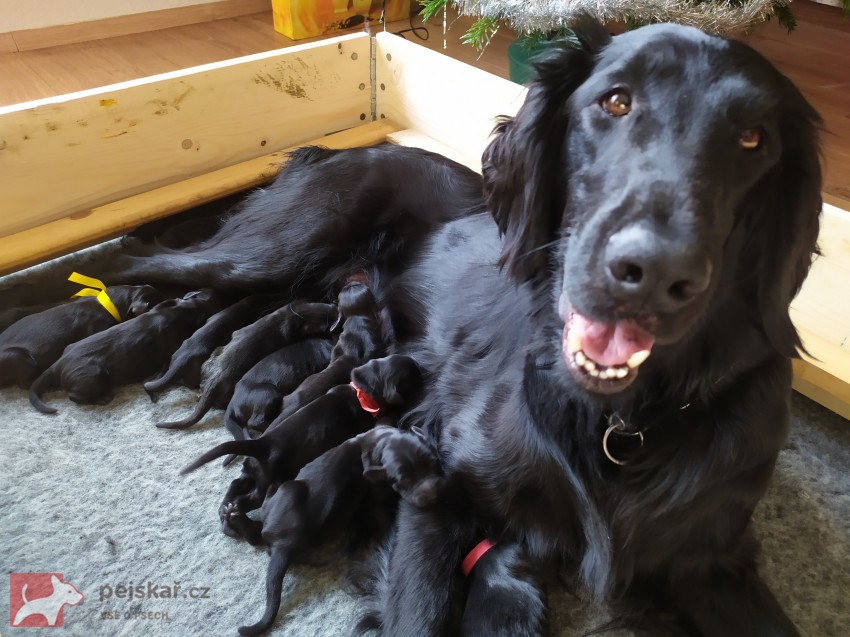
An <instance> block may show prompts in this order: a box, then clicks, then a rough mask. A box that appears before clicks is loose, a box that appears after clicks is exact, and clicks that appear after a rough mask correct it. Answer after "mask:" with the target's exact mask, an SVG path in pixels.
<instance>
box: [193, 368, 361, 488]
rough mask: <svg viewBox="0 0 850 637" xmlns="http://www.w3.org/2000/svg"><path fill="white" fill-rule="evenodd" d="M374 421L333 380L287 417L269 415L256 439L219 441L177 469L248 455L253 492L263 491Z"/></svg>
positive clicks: (350, 390) (347, 387)
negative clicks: (253, 468)
mask: <svg viewBox="0 0 850 637" xmlns="http://www.w3.org/2000/svg"><path fill="white" fill-rule="evenodd" d="M374 424H375V418H374V416H372V414H370V413H369V412H367V411H364V410H363V408H362V407H361V406H360V402H359V401H358V400H357V394H356V393H355V390H354V388H353V387H351V386H350V385H338V386H337V387H334V388H333V389H331V390H330V391H328V392H327V393H326V394H325V395H324V396H320V397H319V398H317V399H316V400H314V401H313V402H311V403H310V404H309V405H306V406H304V408H302V409H300V410H298V411H297V412H296V413H295V414H293V415H292V416H290V417H289V418H284V419H280V418H278V419H277V420H275V421H274V423H273V424H272V426H270V427H269V428H268V429H267V430H266V431H265V432H264V433H263V435H261V436H260V437H259V438H256V439H253V440H231V441H229V442H223V443H221V444H220V445H218V446H216V447H213V448H212V449H210V450H209V451H207V452H206V453H205V454H203V455H202V456H200V457H199V458H198V459H197V460H195V461H194V462H193V463H192V464H190V465H189V466H187V467H186V468H184V469H183V470H182V471H181V472H180V473H181V474H186V473H189V472H190V471H194V470H195V469H197V468H198V467H200V466H201V465H204V464H206V463H208V462H209V461H210V460H214V459H216V458H220V457H221V456H224V455H227V454H230V453H232V454H236V455H240V456H251V457H252V458H255V459H256V460H257V461H258V462H257V463H256V466H257V470H256V473H255V475H254V476H252V477H254V479H255V481H256V483H257V488H258V491H260V492H261V493H262V494H265V489H266V487H267V486H268V485H269V484H271V483H272V482H284V481H286V480H291V479H292V478H294V477H295V475H296V474H297V473H298V471H299V470H300V469H301V467H303V466H304V465H305V464H307V463H308V462H310V461H311V460H313V459H314V458H317V457H318V456H320V455H321V454H323V453H324V452H325V451H327V450H328V449H331V448H333V447H335V446H337V445H338V444H340V443H342V442H344V441H345V440H348V439H349V438H352V437H354V436H356V435H357V434H359V433H361V432H363V431H365V430H366V429H368V428H369V427H371V426H372V425H374ZM260 485H262V486H260ZM258 504H259V503H258Z"/></svg>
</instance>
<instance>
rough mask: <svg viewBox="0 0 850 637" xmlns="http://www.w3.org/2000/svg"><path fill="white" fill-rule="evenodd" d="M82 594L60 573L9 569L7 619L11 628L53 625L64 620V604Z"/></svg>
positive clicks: (78, 601) (79, 599)
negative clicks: (19, 571) (18, 571)
mask: <svg viewBox="0 0 850 637" xmlns="http://www.w3.org/2000/svg"><path fill="white" fill-rule="evenodd" d="M81 601H83V594H82V593H81V592H80V591H78V590H77V588H76V587H75V586H74V585H73V584H70V583H68V582H66V581H64V579H63V576H62V573H10V574H9V623H10V624H11V625H12V626H14V627H15V628H48V627H50V628H56V627H58V626H63V625H64V624H65V615H64V613H63V610H64V608H65V606H76V605H77V604H79V603H80V602H81Z"/></svg>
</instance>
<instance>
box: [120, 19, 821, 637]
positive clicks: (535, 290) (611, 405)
mask: <svg viewBox="0 0 850 637" xmlns="http://www.w3.org/2000/svg"><path fill="white" fill-rule="evenodd" d="M580 36H581V40H582V46H581V48H579V49H566V48H565V49H562V50H558V51H555V52H553V53H551V54H550V55H549V56H548V57H547V58H546V59H545V60H543V61H541V62H540V63H539V65H538V71H539V79H538V80H537V81H536V82H535V83H534V84H532V85H531V87H530V88H529V91H528V95H527V99H526V101H525V103H524V105H523V106H522V108H521V109H520V111H519V112H518V114H517V115H516V116H515V117H512V118H508V119H505V120H503V121H502V122H501V123H500V124H499V125H498V127H497V130H496V134H495V137H494V139H493V141H492V142H491V143H490V145H489V147H488V148H487V149H486V151H485V153H484V158H483V179H482V178H479V177H478V176H477V175H475V174H473V173H472V172H470V171H468V170H466V169H465V168H463V167H461V166H459V165H457V164H455V163H453V162H451V161H448V160H447V159H444V158H442V157H439V156H436V155H433V154H430V153H427V152H424V151H420V150H415V149H409V148H400V147H389V146H379V147H375V148H361V149H351V150H343V151H330V150H322V149H306V150H301V151H297V152H296V153H294V154H293V157H292V160H291V162H290V163H289V164H288V165H287V167H286V168H285V170H284V171H283V172H282V173H281V174H280V176H279V177H278V178H277V180H276V181H275V183H273V184H272V185H270V186H269V187H267V188H265V189H263V190H261V191H257V192H255V193H253V194H252V195H250V196H248V197H247V198H246V200H245V202H244V204H243V205H242V209H241V212H240V213H239V214H238V215H236V216H235V217H234V218H233V219H232V220H231V221H229V222H225V223H224V224H223V225H222V226H221V228H220V230H219V231H218V232H217V233H216V235H215V236H213V237H212V238H211V239H209V240H207V241H205V242H203V243H200V244H198V245H196V246H194V247H192V248H189V249H187V250H186V251H183V252H180V253H162V252H159V253H157V252H156V251H152V252H151V253H150V254H148V255H145V256H139V255H136V256H130V255H125V256H120V257H119V258H118V259H117V260H116V262H115V263H114V264H113V265H114V267H115V268H116V269H115V272H117V273H118V274H119V275H120V276H119V278H121V279H122V281H121V282H131V281H133V282H144V283H151V284H156V283H159V282H165V281H169V282H172V281H175V280H179V281H180V282H181V283H183V284H185V285H189V286H192V287H199V286H213V287H218V288H241V289H250V288H259V287H277V288H282V289H290V288H291V289H293V291H294V293H296V294H301V295H303V296H310V295H313V296H314V297H317V295H324V294H328V295H331V294H333V293H334V292H335V291H336V290H338V288H339V286H340V285H341V282H342V281H344V280H345V279H346V277H347V276H350V275H351V274H352V273H354V272H356V271H360V270H363V269H365V270H366V271H367V273H368V278H369V281H370V286H371V287H372V288H373V289H374V290H375V293H376V295H377V296H378V297H379V298H378V301H379V303H380V304H381V305H385V306H386V307H387V308H389V312H390V314H391V318H392V327H393V329H394V332H395V339H396V345H395V348H394V349H395V353H404V354H408V355H410V356H412V357H413V358H414V359H415V360H416V361H417V362H418V363H419V364H420V365H421V366H422V368H423V369H424V370H427V378H426V382H427V391H426V393H425V396H424V398H423V401H422V402H421V404H420V406H419V407H418V408H417V409H418V413H417V414H415V416H416V417H417V418H418V420H419V421H420V422H421V423H422V425H423V426H424V428H425V430H426V431H427V432H428V434H429V435H430V436H431V437H432V438H433V439H434V440H435V441H436V443H437V445H438V448H439V451H440V455H441V458H442V463H443V468H444V471H445V473H446V475H447V476H449V477H450V479H451V480H453V481H454V483H455V485H456V487H457V488H458V490H459V492H460V494H461V495H460V497H459V499H457V500H455V499H447V500H446V501H445V502H442V503H438V505H437V506H432V507H430V508H428V509H418V508H416V507H415V506H412V505H410V504H407V503H404V502H403V503H402V504H401V508H400V510H399V513H398V517H397V520H396V523H395V529H394V533H393V536H392V537H391V538H390V539H389V540H388V541H387V542H385V543H384V548H382V549H381V552H380V553H379V554H378V555H376V557H375V565H376V578H377V584H376V586H375V588H374V591H373V598H372V599H371V600H369V603H368V606H369V607H370V608H372V609H374V610H373V615H371V616H370V617H369V618H368V619H367V621H365V623H364V625H377V626H379V627H380V629H381V632H382V634H383V635H386V636H393V637H417V636H421V637H426V636H437V635H444V634H448V633H449V632H450V630H451V629H452V625H453V623H454V620H453V618H454V617H456V615H455V614H453V613H451V612H450V607H451V606H452V604H453V603H454V602H455V599H456V597H461V598H462V597H463V595H466V599H468V600H470V604H469V605H468V606H467V607H466V612H467V615H466V616H465V617H463V616H461V619H460V620H459V621H458V622H457V623H458V625H459V626H460V630H461V632H462V634H465V635H469V636H473V635H474V636H476V637H480V636H482V635H493V636H496V635H499V636H504V637H521V636H526V635H528V636H531V635H542V634H545V632H546V631H547V630H548V628H547V625H546V623H547V613H546V596H545V591H546V588H547V586H549V585H550V581H551V575H552V571H554V570H561V571H562V572H566V573H567V574H569V576H570V577H571V578H572V579H573V580H574V581H573V582H572V584H574V585H575V586H576V587H579V588H580V590H582V591H583V595H584V596H585V597H586V598H587V599H588V600H591V601H597V602H602V601H606V602H608V603H609V604H610V608H611V611H612V615H613V616H614V618H615V619H617V620H621V621H622V622H623V623H626V624H629V623H631V622H632V621H636V618H643V619H644V622H649V621H655V619H654V618H655V617H656V614H655V613H653V612H652V611H655V610H658V611H661V612H660V613H659V614H658V617H659V619H658V621H661V619H660V617H666V618H672V619H670V620H669V621H670V622H673V624H674V625H675V627H676V630H677V631H679V632H680V633H681V634H689V635H700V636H704V637H730V636H732V637H735V636H741V637H752V636H790V635H796V634H797V631H796V629H795V627H794V625H793V622H792V621H791V619H789V618H788V617H787V616H786V614H785V612H783V610H782V608H781V606H780V604H779V603H778V602H777V600H776V599H775V598H774V596H773V594H772V593H771V592H770V590H769V589H768V587H767V586H766V584H765V583H764V582H763V580H762V579H761V577H760V576H759V574H758V572H757V569H756V558H755V556H756V548H757V543H756V540H755V538H754V537H753V534H752V529H751V516H752V513H753V510H754V508H755V506H756V504H757V503H758V501H759V499H760V497H761V496H762V494H763V492H764V490H765V488H766V486H767V484H768V481H769V480H770V477H771V474H772V472H773V469H774V464H775V462H776V458H777V454H778V452H779V450H780V448H781V447H782V444H783V441H784V440H785V438H786V434H787V430H788V423H789V399H790V394H791V364H790V359H791V358H792V357H794V356H796V355H797V352H798V350H799V348H800V341H799V338H798V336H797V333H796V331H795V329H794V326H793V325H792V323H791V321H790V319H789V316H788V305H789V302H790V301H791V299H792V298H793V297H794V295H795V294H796V292H797V291H798V290H799V288H800V285H801V284H802V282H803V279H804V277H805V276H806V273H807V271H808V269H809V266H810V263H811V260H812V255H813V253H814V251H815V250H816V239H817V234H818V217H819V211H820V207H821V199H820V187H821V173H820V166H819V157H818V144H817V128H818V125H819V121H820V120H819V118H818V115H817V113H815V111H814V110H813V109H812V108H811V107H810V106H809V104H808V103H807V102H806V101H805V99H804V98H803V97H802V96H801V94H800V92H799V91H798V90H797V89H796V88H795V87H794V86H793V85H792V84H791V82H790V81H789V80H788V79H787V78H785V77H784V76H783V75H781V74H780V73H779V72H778V71H777V70H776V69H775V68H773V67H772V66H771V64H770V63H769V62H767V61H766V60H765V59H764V58H762V57H761V56H760V55H759V54H758V53H756V52H755V51H753V50H752V49H750V48H749V47H747V46H746V45H744V44H742V43H740V42H737V41H731V40H725V39H721V38H717V37H713V36H709V35H706V34H704V33H702V32H700V31H698V30H695V29H692V28H688V27H683V26H672V25H654V26H648V27H644V28H640V29H636V30H634V31H631V32H628V33H625V34H623V35H620V36H616V37H613V38H611V37H609V36H608V35H607V34H606V33H605V32H604V30H603V29H602V28H601V27H599V26H598V25H594V24H584V25H583V26H582V27H581V29H580ZM484 537H487V538H489V539H490V540H492V541H495V542H497V544H496V546H500V547H502V548H500V549H499V551H498V552H497V553H495V554H494V556H493V557H494V559H498V560H500V564H496V565H495V566H494V565H493V564H490V565H489V566H488V567H487V569H486V573H485V576H484V577H472V578H470V579H469V580H466V581H465V582H464V581H463V580H461V579H460V577H459V575H458V571H459V568H458V567H459V564H460V562H461V560H462V559H463V557H464V556H465V555H466V553H467V552H468V551H469V550H470V549H471V548H472V547H473V546H474V545H475V544H477V543H478V542H479V541H480V540H481V539H482V538H484ZM485 557H486V554H485ZM482 559H483V558H482ZM467 589H471V590H467ZM455 593H459V595H457V596H456V595H455ZM458 603H459V604H462V603H463V599H460V600H459V601H458ZM482 605H483V607H484V608H486V609H487V612H482V611H481V608H482ZM558 629H559V630H561V631H566V630H568V628H567V627H558ZM649 631H650V634H655V635H657V634H660V628H658V626H657V625H655V624H650V628H649Z"/></svg>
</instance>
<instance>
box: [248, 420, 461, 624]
mask: <svg viewBox="0 0 850 637" xmlns="http://www.w3.org/2000/svg"><path fill="white" fill-rule="evenodd" d="M364 476H365V477H366V478H367V480H364V479H363V477H364ZM384 480H385V481H387V482H388V483H389V484H390V486H391V487H392V488H393V489H394V490H395V491H397V492H398V493H399V495H401V497H403V498H405V499H407V500H408V501H409V502H411V503H412V504H414V505H416V506H427V505H429V504H432V503H433V502H435V501H436V499H437V498H438V497H439V494H440V492H441V490H442V488H443V485H444V483H445V480H446V479H445V477H444V476H443V475H442V471H441V469H440V462H439V458H438V457H437V454H436V450H435V449H434V447H432V446H431V445H430V444H428V443H427V441H426V440H425V438H424V436H421V435H420V434H416V433H412V432H405V431H399V430H398V429H396V428H395V427H389V426H386V425H379V426H377V427H375V428H373V429H371V430H369V431H367V432H365V433H362V434H360V435H358V436H357V437H355V438H352V439H351V440H347V441H345V442H343V443H342V444H340V445H339V446H337V447H335V448H333V449H331V450H329V451H327V452H325V453H324V454H323V455H321V456H320V457H318V458H317V459H316V460H313V461H312V462H310V463H308V464H307V465H306V466H304V468H303V469H301V471H299V472H298V475H297V477H296V478H295V480H291V481H289V482H284V483H283V484H281V485H279V486H278V487H277V489H274V488H272V489H270V492H269V496H268V497H267V498H266V500H265V502H263V505H262V508H261V514H260V517H261V519H262V542H263V543H264V544H266V545H267V546H268V547H269V549H270V550H269V553H270V560H269V566H268V570H267V573H266V610H265V613H264V614H263V618H262V619H261V620H260V621H259V622H257V623H256V624H254V625H253V626H243V627H241V628H239V633H240V634H241V635H259V634H261V633H263V632H265V631H267V630H268V629H269V628H271V625H272V624H273V623H274V620H275V617H276V616H277V612H278V610H279V608H280V594H281V590H282V587H283V578H284V576H285V575H286V571H287V569H288V568H289V565H290V564H291V563H292V562H293V561H294V560H297V559H298V558H299V557H303V556H304V554H305V553H306V552H307V551H309V550H310V549H313V548H315V547H317V546H320V545H324V544H325V543H326V542H328V541H329V540H332V539H335V538H338V537H341V536H344V535H350V531H351V529H350V526H351V522H352V519H353V517H354V515H355V512H356V511H357V510H358V508H359V507H360V504H361V502H363V500H364V497H365V496H366V495H367V493H368V492H369V482H370V481H372V482H375V481H384Z"/></svg>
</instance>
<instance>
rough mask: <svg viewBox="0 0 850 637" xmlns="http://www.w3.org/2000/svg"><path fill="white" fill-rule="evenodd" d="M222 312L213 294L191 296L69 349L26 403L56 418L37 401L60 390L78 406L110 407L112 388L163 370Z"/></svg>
mask: <svg viewBox="0 0 850 637" xmlns="http://www.w3.org/2000/svg"><path fill="white" fill-rule="evenodd" d="M220 306H221V300H220V297H219V295H218V294H217V293H216V292H214V291H213V290H210V289H205V290H201V291H200V292H192V293H189V294H187V295H186V296H185V297H184V298H180V299H168V300H165V301H163V302H162V303H160V304H159V305H157V306H156V307H155V308H153V309H152V310H150V311H149V312H147V313H145V314H142V315H141V316H140V317H138V318H135V319H133V320H131V321H126V322H124V323H120V324H118V325H115V326H114V327H112V328H110V329H108V330H106V331H105V332H102V333H100V334H93V335H92V336H89V337H88V338H85V339H83V340H81V341H79V342H77V343H74V344H72V345H69V346H68V347H67V348H66V349H65V352H64V353H63V354H62V356H61V357H60V358H59V359H58V360H57V361H56V362H55V363H54V364H53V365H51V366H50V367H49V368H48V369H47V370H46V371H45V372H44V373H43V374H42V375H41V376H39V377H38V378H37V379H36V380H35V382H34V383H33V384H32V387H30V394H29V398H30V403H32V405H33V407H35V408H36V409H38V410H39V411H40V412H42V413H45V414H54V413H56V409H54V408H53V407H50V406H49V405H47V404H45V403H44V401H42V399H41V395H42V394H43V393H44V392H46V391H49V390H51V389H56V388H59V387H61V388H62V389H63V390H64V391H66V392H68V397H69V398H70V399H71V400H73V401H74V402H77V403H84V404H106V403H108V402H109V401H111V400H112V388H113V387H117V386H119V385H126V384H128V383H133V382H138V381H141V380H144V379H145V378H146V377H148V376H150V375H151V374H154V373H156V372H157V370H160V369H162V367H163V365H165V363H166V361H168V359H169V357H170V356H171V355H172V354H173V353H174V350H176V349H177V347H178V346H179V345H180V343H182V342H183V339H185V338H186V337H188V336H189V335H190V334H191V333H192V332H194V331H195V330H196V329H197V328H198V327H199V326H200V325H202V324H203V322H204V321H205V320H206V319H207V317H209V316H210V314H213V313H214V312H216V311H217V310H218V309H219V307H220Z"/></svg>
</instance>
